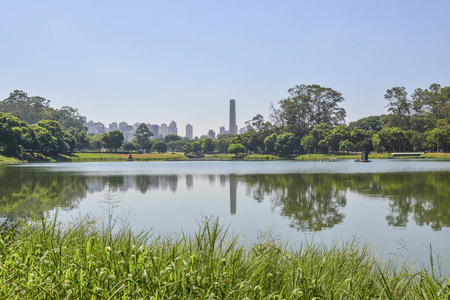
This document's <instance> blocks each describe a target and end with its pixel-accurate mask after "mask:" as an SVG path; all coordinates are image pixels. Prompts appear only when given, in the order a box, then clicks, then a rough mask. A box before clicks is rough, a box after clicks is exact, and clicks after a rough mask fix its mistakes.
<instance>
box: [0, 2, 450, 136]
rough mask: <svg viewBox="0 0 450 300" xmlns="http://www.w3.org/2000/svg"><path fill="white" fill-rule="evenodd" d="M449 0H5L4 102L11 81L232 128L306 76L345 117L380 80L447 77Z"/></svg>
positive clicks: (365, 109)
mask: <svg viewBox="0 0 450 300" xmlns="http://www.w3.org/2000/svg"><path fill="white" fill-rule="evenodd" d="M449 12H450V1H448V0H443V1H442V0H436V1H434V0H430V1H415V0H408V1H395V0H391V1H376V0H373V1H346V0H342V1H337V0H336V1H315V0H314V1H313V0H310V1H302V0H297V1H283V0H278V1H264V0H259V1H245V0H240V1H219V0H218V1H196V0H191V1H170V0H167V1H133V0H130V1H115V0H108V1H103V0H96V1H92V0H89V1H88V0H76V1H71V0H65V1H61V0H59V1H46V0H42V1H17V0H11V1H9V0H1V1H0V15H1V17H0V99H1V100H3V99H5V98H7V97H8V96H9V93H11V92H12V91H14V90H16V89H18V90H22V91H25V92H27V93H28V95H29V96H41V97H44V98H47V99H49V100H50V101H51V105H52V106H53V107H56V108H60V107H62V106H72V107H75V108H78V109H79V112H80V114H81V115H83V116H86V117H87V119H88V120H93V121H96V122H98V121H99V122H103V123H105V125H106V126H108V124H109V123H110V122H121V121H126V122H128V123H129V124H133V123H135V122H145V123H151V124H161V123H167V124H169V123H170V122H171V121H172V120H174V121H175V122H177V125H178V134H179V135H181V136H184V134H185V126H186V124H188V123H189V124H191V125H193V126H194V136H201V135H203V134H206V133H207V132H208V130H209V129H213V130H214V131H216V132H218V131H219V127H220V126H225V127H226V129H228V114H229V100H230V99H236V114H237V123H238V125H239V127H243V126H244V122H245V121H248V120H251V119H252V118H253V117H254V116H255V115H256V114H261V115H263V116H264V117H265V118H266V119H267V120H268V119H269V116H270V107H271V105H272V104H273V105H275V107H276V106H277V103H278V101H279V100H281V99H285V98H287V97H288V96H289V94H288V92H287V90H288V89H289V88H292V87H294V86H295V85H300V84H306V85H309V84H319V85H321V86H324V87H329V88H332V89H334V90H336V91H338V92H340V93H342V96H343V97H344V98H345V101H344V102H343V103H341V107H343V108H344V109H345V110H346V112H347V118H346V121H347V123H348V122H351V121H355V120H358V119H360V118H363V117H367V116H371V115H380V114H384V113H386V112H387V110H386V103H387V102H386V100H385V99H384V94H385V93H386V90H387V89H390V88H392V87H395V86H405V87H406V89H407V91H408V92H409V93H410V94H411V93H412V92H413V91H414V89H416V88H419V87H420V88H427V87H429V85H430V84H431V83H439V84H441V85H442V86H448V85H450V38H449V33H450V18H449V17H448V14H449Z"/></svg>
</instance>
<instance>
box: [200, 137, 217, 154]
mask: <svg viewBox="0 0 450 300" xmlns="http://www.w3.org/2000/svg"><path fill="white" fill-rule="evenodd" d="M215 149H216V145H215V144H214V142H213V140H212V139H210V138H207V139H205V141H204V143H203V145H202V150H203V152H204V153H212V152H214V150H215Z"/></svg>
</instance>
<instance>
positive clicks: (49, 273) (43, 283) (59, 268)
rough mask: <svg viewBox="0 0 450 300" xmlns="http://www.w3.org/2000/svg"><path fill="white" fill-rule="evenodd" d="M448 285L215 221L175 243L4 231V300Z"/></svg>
mask: <svg viewBox="0 0 450 300" xmlns="http://www.w3.org/2000/svg"><path fill="white" fill-rule="evenodd" d="M449 284H450V282H446V281H441V280H440V279H438V278H435V277H434V275H433V274H429V273H427V272H425V271H422V272H419V273H413V272H411V271H410V270H408V269H405V268H402V269H397V267H394V266H393V264H390V263H384V262H381V261H380V260H378V259H376V258H375V257H374V256H372V255H371V254H370V251H369V249H368V247H366V246H364V245H363V246H361V245H360V244H359V243H357V242H356V241H351V242H349V243H347V244H345V245H341V246H338V245H334V246H331V247H325V246H320V245H316V244H313V243H309V244H303V245H301V246H299V247H297V248H292V249H291V248H290V247H289V246H288V245H286V244H282V243H280V242H278V241H276V240H274V239H271V238H270V237H267V236H262V237H261V239H260V240H259V241H257V242H255V243H253V244H246V243H243V242H242V241H241V239H240V237H237V236H233V235H231V234H229V233H228V230H227V228H226V227H224V226H222V225H220V224H219V222H218V220H217V219H205V220H204V222H203V223H202V224H200V226H199V230H198V232H196V233H195V234H190V235H188V234H184V233H183V234H182V235H181V237H179V238H170V237H169V238H167V237H166V238H164V237H162V236H153V235H152V234H151V232H148V231H142V232H139V233H132V231H131V230H130V229H129V228H127V227H124V228H122V229H121V230H117V233H115V234H111V228H108V227H104V228H101V227H100V229H98V226H97V224H96V222H94V221H89V220H81V221H78V222H75V223H73V224H68V225H65V226H62V225H61V224H59V223H57V222H56V221H55V219H53V220H48V219H46V218H44V217H42V218H40V219H38V220H35V221H33V222H24V223H21V224H19V225H18V226H9V227H8V226H7V227H5V228H3V229H2V230H1V241H0V298H1V299H6V298H11V299H416V298H423V299H449V297H450V286H449Z"/></svg>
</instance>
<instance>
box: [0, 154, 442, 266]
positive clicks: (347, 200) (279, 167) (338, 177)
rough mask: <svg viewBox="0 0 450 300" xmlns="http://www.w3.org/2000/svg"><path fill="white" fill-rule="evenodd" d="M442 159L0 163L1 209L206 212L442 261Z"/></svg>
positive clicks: (190, 221) (224, 219)
mask: <svg viewBox="0 0 450 300" xmlns="http://www.w3.org/2000/svg"><path fill="white" fill-rule="evenodd" d="M449 195H450V162H449V161H428V160H427V161H423V160H373V161H372V162H370V163H355V162H354V161H352V160H342V161H336V162H315V161H258V162H233V161H222V162H220V161H192V162H189V161H180V162H88V163H48V164H23V165H14V166H1V167H0V216H1V217H3V218H4V217H7V216H9V217H13V218H17V217H30V216H31V215H32V214H33V213H35V212H37V211H40V210H45V211H48V212H50V213H54V211H55V208H56V207H57V206H59V207H60V208H59V211H58V218H59V220H61V221H62V222H70V221H73V220H74V219H77V218H81V217H85V216H89V217H90V218H98V219H101V220H103V221H105V222H106V221H107V220H108V218H109V216H111V215H112V216H113V217H114V218H117V219H118V220H119V223H120V222H121V221H120V220H124V221H125V222H129V224H130V226H131V227H132V228H133V229H134V230H136V231H139V230H141V229H151V230H153V231H154V232H155V233H162V234H164V235H166V234H172V235H175V234H180V233H181V229H182V230H183V231H184V232H185V233H191V232H195V231H196V230H197V228H198V224H199V223H201V222H202V220H203V219H204V218H205V217H210V216H214V217H219V220H220V222H221V223H222V224H224V225H227V226H228V225H229V228H230V231H232V232H235V233H238V234H240V235H243V236H245V238H244V240H249V241H254V240H256V239H257V238H258V236H260V235H261V233H262V232H264V233H268V232H270V233H271V234H272V235H273V236H274V237H277V238H280V239H281V240H284V241H289V242H290V243H292V244H298V243H301V242H305V241H308V242H311V241H314V242H319V243H323V244H325V245H331V244H332V243H333V242H345V241H351V240H356V241H357V242H361V243H370V244H371V245H372V249H373V250H374V251H375V252H377V253H379V254H380V255H383V256H384V257H390V258H393V259H399V260H401V261H403V260H404V259H406V258H408V259H409V260H411V261H413V262H414V261H417V264H418V265H419V266H420V265H422V264H423V265H425V266H427V265H428V264H429V254H430V245H431V246H432V249H433V254H436V255H439V258H440V260H441V262H442V266H443V269H444V271H445V272H446V273H447V274H448V272H449V271H450V235H449V231H450V230H449V227H450V199H449Z"/></svg>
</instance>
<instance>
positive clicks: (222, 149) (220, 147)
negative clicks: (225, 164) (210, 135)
mask: <svg viewBox="0 0 450 300" xmlns="http://www.w3.org/2000/svg"><path fill="white" fill-rule="evenodd" d="M232 140H233V139H232V138H222V136H221V137H220V138H219V139H218V140H217V141H216V150H217V151H218V152H219V153H227V151H228V147H230V145H231V141H232ZM193 146H194V152H197V150H195V143H194V144H193Z"/></svg>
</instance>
